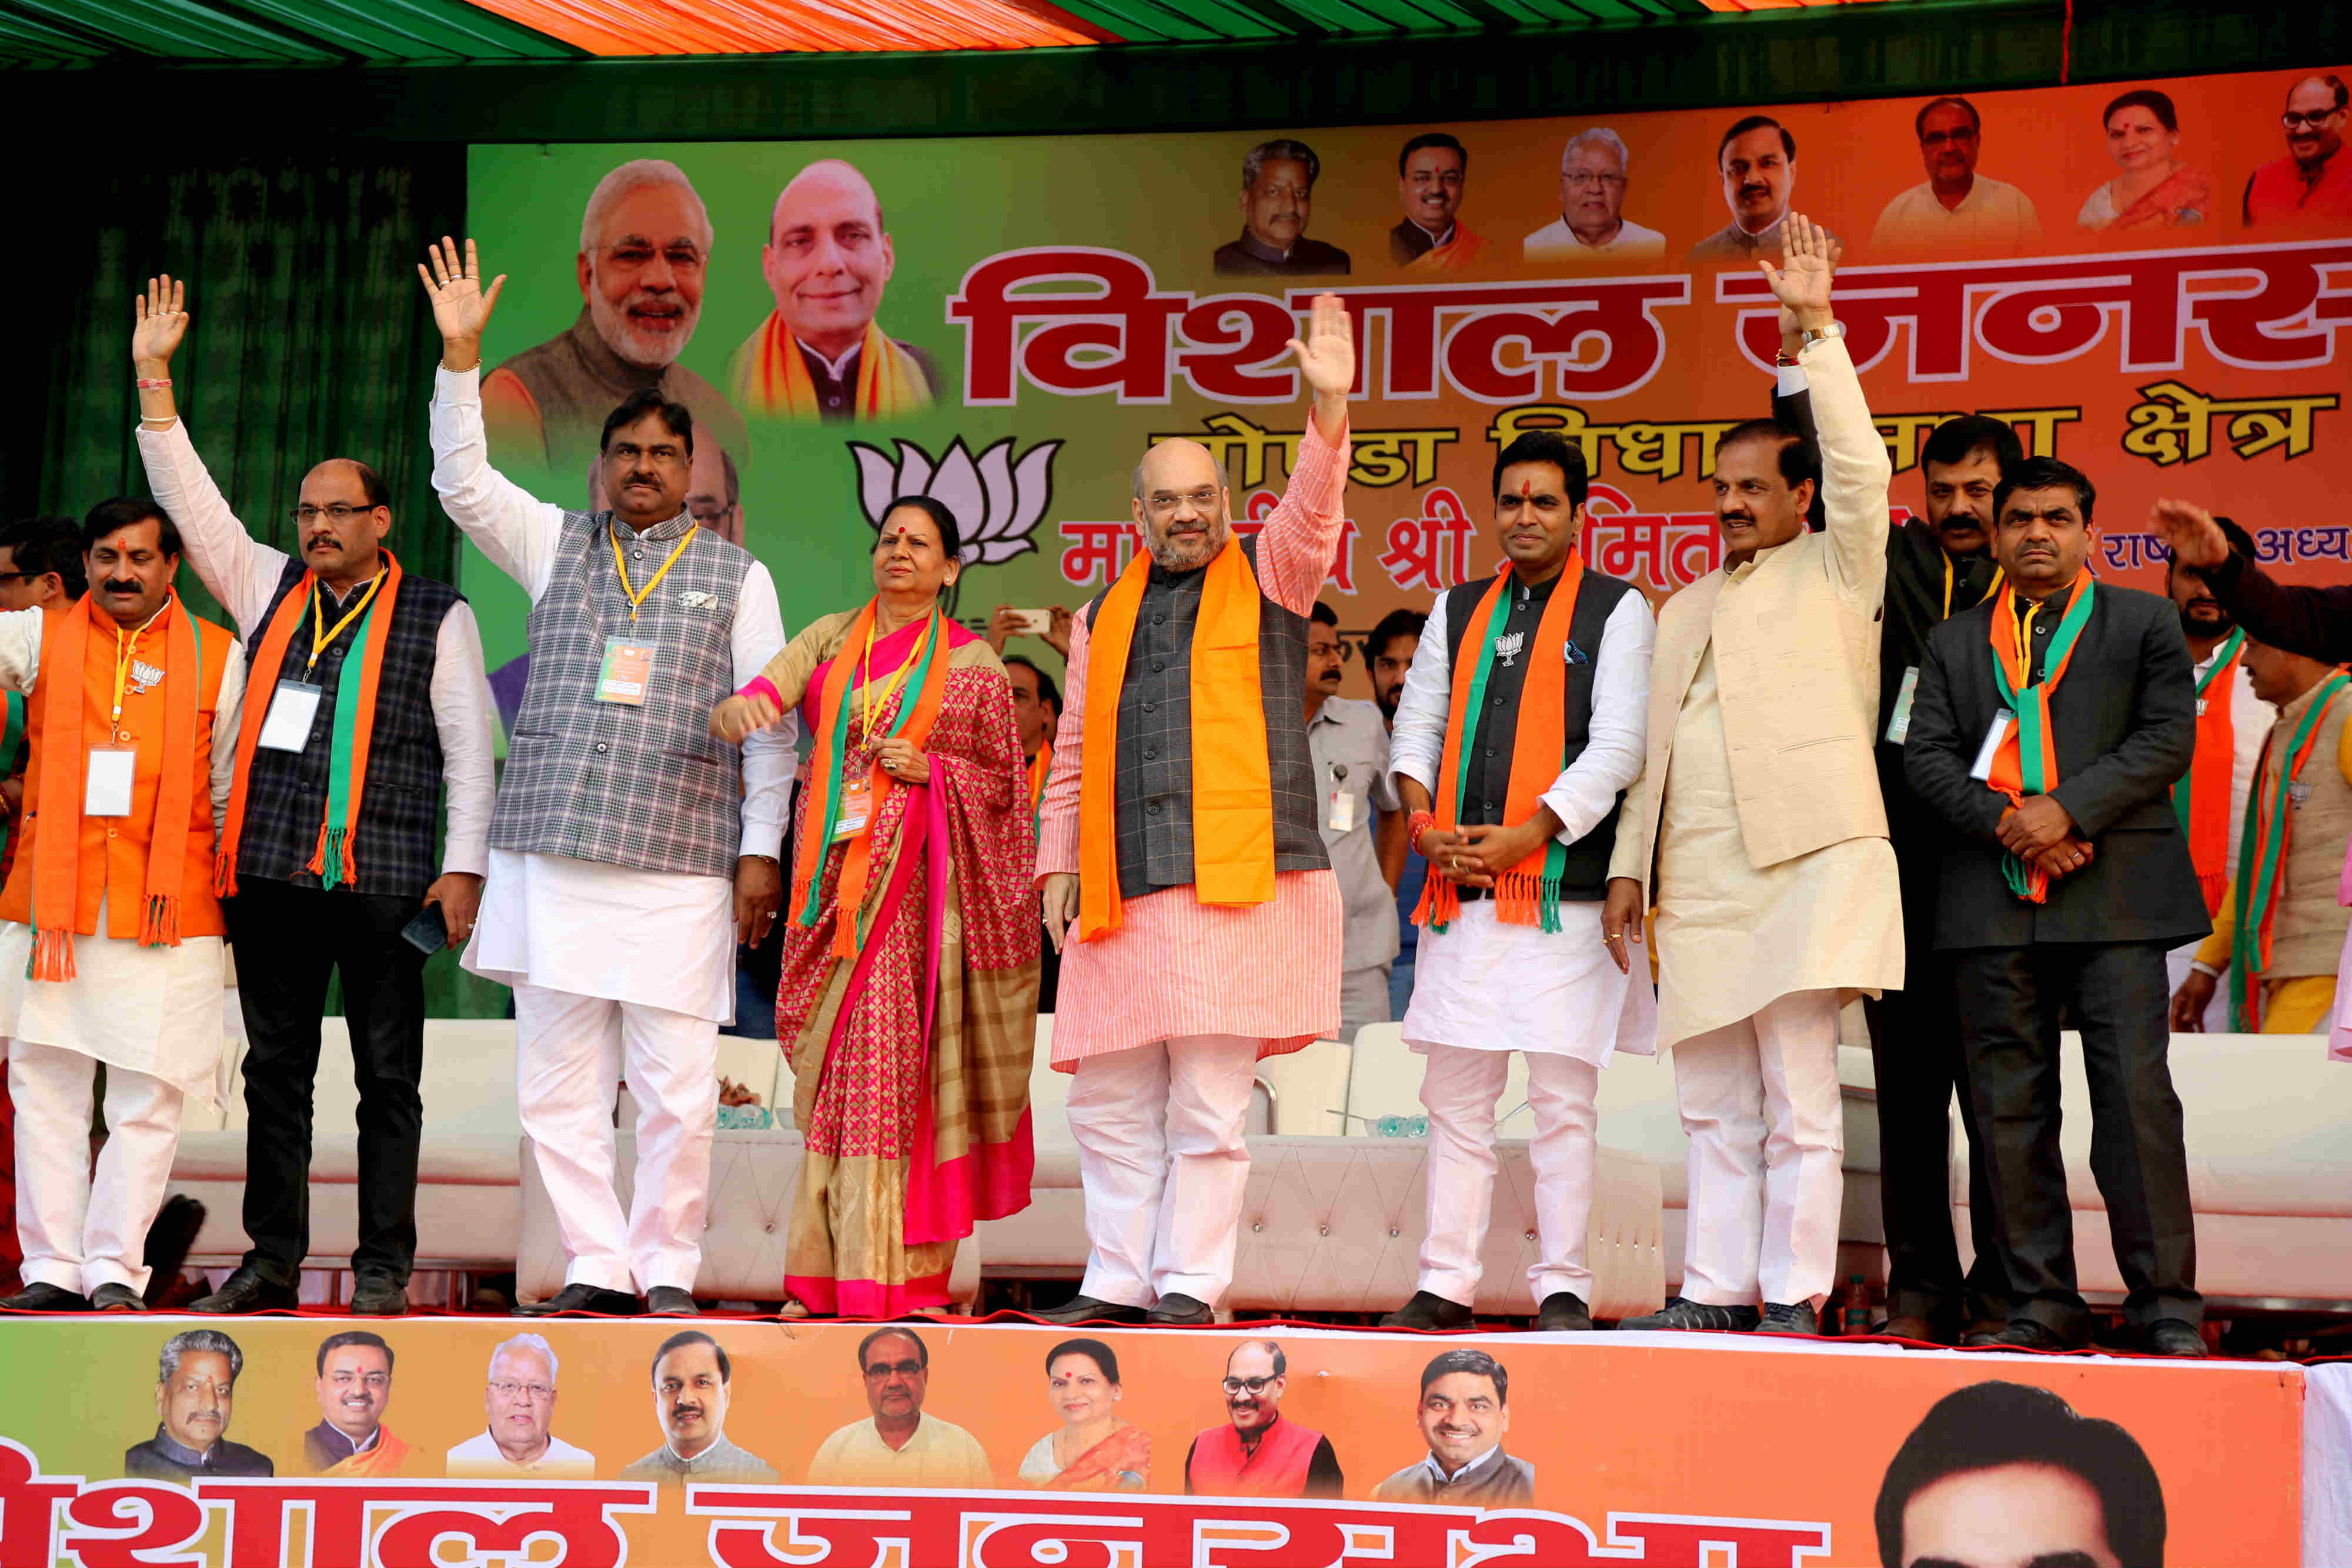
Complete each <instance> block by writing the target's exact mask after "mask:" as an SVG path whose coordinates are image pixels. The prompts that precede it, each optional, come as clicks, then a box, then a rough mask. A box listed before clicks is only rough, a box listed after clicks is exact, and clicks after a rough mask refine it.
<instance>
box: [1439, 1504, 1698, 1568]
mask: <svg viewBox="0 0 2352 1568" xmlns="http://www.w3.org/2000/svg"><path fill="white" fill-rule="evenodd" d="M1462 1542H1463V1544H1464V1545H1465V1547H1467V1548H1469V1550H1468V1552H1466V1553H1465V1554H1464V1556H1463V1557H1462V1558H1461V1559H1460V1560H1459V1563H1458V1565H1457V1568H1497V1565H1500V1564H1524V1568H1601V1564H1602V1563H1607V1562H1610V1561H1612V1560H1614V1561H1617V1562H1622V1561H1623V1554H1622V1552H1611V1553H1609V1554H1608V1555H1607V1556H1605V1557H1604V1556H1603V1555H1601V1552H1600V1551H1599V1543H1598V1542H1595V1541H1594V1540H1593V1539H1592V1531H1590V1530H1588V1529H1587V1528H1585V1526H1584V1524H1583V1523H1582V1521H1579V1520H1574V1519H1570V1518H1569V1517H1568V1516H1567V1515H1566V1514H1559V1513H1538V1512H1537V1511H1534V1510H1532V1509H1529V1510H1526V1511H1504V1510H1494V1511H1488V1512H1486V1513H1484V1514H1482V1515H1480V1516H1479V1518H1478V1519H1477V1521H1475V1523H1472V1524H1471V1525H1469V1526H1468V1527H1466V1528H1465V1530H1464V1531H1462ZM1743 1568H1744V1565H1743Z"/></svg>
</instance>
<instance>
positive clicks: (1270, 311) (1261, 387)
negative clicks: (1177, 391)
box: [1176, 294, 1298, 402]
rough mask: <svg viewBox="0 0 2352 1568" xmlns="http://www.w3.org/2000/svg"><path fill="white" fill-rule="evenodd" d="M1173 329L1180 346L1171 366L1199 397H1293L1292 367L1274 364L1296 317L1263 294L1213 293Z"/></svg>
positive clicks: (1285, 399) (1253, 399)
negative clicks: (1176, 332)
mask: <svg viewBox="0 0 2352 1568" xmlns="http://www.w3.org/2000/svg"><path fill="white" fill-rule="evenodd" d="M1177 331H1178V332H1179V333H1180V334H1181V336H1182V338H1183V340H1184V345H1185V346H1184V347H1183V348H1181V349H1180V350H1177V353H1176V369H1177V371H1178V372H1179V373H1181V375H1182V376H1183V377H1184V379H1185V380H1186V381H1189V382H1192V386H1193V388H1194V390H1195V391H1197V392H1200V393H1201V395H1202V396H1203V397H1210V398H1215V399H1217V400H1219V401H1220V402H1293V401H1294V400H1296V399H1297V396H1298V371H1297V368H1296V367H1292V368H1288V369H1283V368H1275V369H1263V368H1261V367H1265V366H1277V364H1278V361H1280V360H1281V358H1282V356H1283V354H1284V353H1285V352H1286V350H1287V348H1288V345H1289V342H1290V340H1291V339H1293V338H1295V337H1297V335H1298V319H1297V317H1296V316H1294V315H1292V314H1291V312H1290V308H1289V307H1288V306H1286V305H1285V304H1283V302H1282V301H1281V300H1279V299H1269V298H1266V297H1265V295H1263V294H1219V295H1214V296H1213V297H1211V298H1207V299H1203V300H1201V301H1200V302H1198V303H1197V304H1195V305H1194V306H1192V308H1191V309H1189V310H1187V311H1185V312H1184V316H1183V319H1182V320H1181V322H1180V323H1179V324H1178V327H1177Z"/></svg>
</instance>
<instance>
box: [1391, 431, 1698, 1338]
mask: <svg viewBox="0 0 2352 1568" xmlns="http://www.w3.org/2000/svg"><path fill="white" fill-rule="evenodd" d="M1587 484H1588V476H1587V474H1586V471H1585V464H1584V454H1583V453H1582V451H1580V449H1579V448H1578V447H1577V446H1576V444H1574V443H1572V442H1570V441H1569V440H1567V439H1566V438H1565V437H1563V436H1562V435H1560V434H1559V432H1557V431H1551V430H1542V431H1530V432H1528V434H1524V435H1521V436H1519V437H1518V438H1517V440H1515V441H1513V442H1512V443H1511V444H1509V445H1508V446H1507V447H1505V448H1504V449H1503V450H1502V452H1501V453H1500V454H1499V455H1496V459H1495V531H1496V534H1498V535H1499V536H1500V542H1501V544H1502V547H1503V557H1504V568H1505V569H1504V570H1503V571H1502V572H1501V573H1500V574H1499V575H1497V576H1495V577H1489V578H1484V579H1477V580H1472V581H1469V582H1465V583H1463V584H1461V585H1460V586H1458V587H1455V588H1452V589H1449V590H1447V591H1445V592H1444V593H1441V594H1439V595H1438V596H1437V601H1436V602H1435V603H1434V604H1433V605H1432V606H1431V607H1430V612H1429V621H1428V622H1427V624H1426V625H1424V626H1423V629H1422V633H1421V646H1420V647H1419V649H1418V650H1417V651H1416V652H1415V653H1414V654H1413V659H1412V670H1411V671H1410V672H1409V673H1408V674H1406V676H1405V683H1404V696H1403V699H1402V701H1401V702H1400V703H1399V704H1398V705H1397V719H1396V738H1395V742H1394V747H1393V749H1392V751H1391V756H1390V765H1391V767H1392V768H1395V770H1396V776H1397V787H1398V789H1399V790H1400V792H1401V793H1402V795H1403V797H1404V803H1405V808H1406V810H1409V811H1411V812H1412V816H1411V817H1410V819H1409V820H1408V822H1407V829H1406V831H1407V832H1408V833H1409V834H1411V836H1412V839H1413V841H1414V845H1415V847H1416V848H1418V849H1419V850H1420V851H1421V852H1422V854H1423V856H1425V857H1426V858H1427V860H1428V862H1429V883H1428V886H1427V890H1426V891H1425V892H1424V893H1423V896H1422V903H1421V907H1420V908H1419V910H1417V911H1416V912H1415V919H1416V920H1417V921H1418V922H1419V923H1420V924H1421V925H1422V926H1423V928H1424V929H1423V935H1422V938H1421V946H1420V949H1419V955H1418V956H1417V958H1416V960H1415V965H1414V967H1415V971H1416V972H1415V974H1414V977H1413V982H1414V983H1413V994H1412V1007H1411V1008H1410V1009H1408V1010H1407V1011H1406V1013H1405V1016H1404V1039H1405V1043H1406V1044H1407V1045H1410V1046H1411V1047H1412V1049H1413V1050H1414V1051H1419V1052H1421V1053H1422V1054H1423V1055H1425V1056H1426V1057H1427V1058H1428V1059H1429V1066H1428V1069H1427V1071H1425V1072H1424V1073H1423V1078H1422V1085H1421V1103H1422V1104H1423V1106H1424V1107H1425V1108H1426V1109H1427V1110H1428V1112H1429V1196H1428V1210H1429V1223H1428V1229H1427V1232H1426V1235H1425V1239H1423V1243H1422V1249H1421V1277H1420V1281H1419V1288H1418V1289H1416V1290H1415V1291H1414V1292H1413V1296H1412V1300H1411V1301H1407V1302H1406V1303H1405V1305H1404V1306H1403V1308H1402V1310H1401V1311H1398V1312H1391V1313H1390V1314H1389V1315H1388V1316H1387V1317H1385V1318H1383V1319H1381V1323H1382V1325H1383V1326H1384V1327H1390V1328H1415V1329H1447V1328H1466V1327H1468V1326H1469V1324H1470V1309H1471V1306H1472V1304H1473V1302H1474V1301H1475V1297H1476V1294H1477V1289H1478V1281H1479V1275H1480V1267H1479V1259H1480V1254H1481V1253H1483V1252H1484V1251H1485V1250H1486V1222H1487V1218H1488V1216H1489V1215H1490V1213H1491V1212H1492V1208H1493V1198H1494V1188H1495V1172H1496V1160H1495V1103H1496V1096H1498V1095H1500V1094H1501V1093H1502V1092H1503V1082H1504V1078H1505V1076H1506V1074H1507V1071H1508V1070H1509V1067H1510V1053H1511V1052H1512V1051H1520V1052H1522V1053H1523V1054H1524V1055H1525V1056H1526V1058H1527V1063H1528V1098H1529V1100H1530V1101H1531V1103H1533V1104H1534V1106H1535V1114H1536V1130H1535V1138H1534V1140H1533V1142H1532V1143H1531V1144H1530V1145H1529V1151H1530V1153H1531V1154H1532V1155H1533V1156H1534V1160H1535V1168H1536V1203H1535V1207H1536V1215H1537V1223H1538V1228H1539V1230H1540V1232H1541V1237H1542V1247H1541V1249H1540V1251H1539V1252H1538V1255H1537V1260H1536V1262H1535V1265H1534V1267H1533V1268H1531V1269H1530V1270H1528V1283H1529V1285H1530V1287H1531V1288H1532V1290H1533V1291H1534V1295H1535V1300H1536V1303H1537V1308H1538V1313H1537V1320H1536V1326H1537V1327H1538V1328H1539V1329H1558V1330H1577V1329H1589V1328H1591V1326H1592V1318H1591V1312H1589V1310H1588V1308H1589V1306H1590V1304H1591V1293H1592V1270H1591V1269H1590V1268H1588V1267H1587V1266H1586V1263H1585V1258H1584V1230H1585V1220H1586V1218H1587V1217H1588V1215H1589V1214H1590V1213H1591V1207H1592V1166H1593V1156H1594V1154H1595V1152H1596V1145H1595V1142H1594V1137H1593V1131H1594V1111H1593V1099H1594V1096H1595V1095H1596V1094H1598V1093H1599V1092H1600V1088H1601V1068H1602V1067H1603V1066H1605V1065H1607V1063H1608V1061H1609V1058H1610V1056H1611V1055H1612V1053H1613V1052H1614V1051H1615V1050H1616V1046H1617V1020H1618V1015H1619V1013H1620V1011H1621V1010H1622V1008H1623V1007H1624V1003H1625V995H1626V989H1627V986H1628V983H1629V981H1628V974H1627V971H1626V970H1625V969H1623V968H1620V967H1618V966H1617V965H1616V964H1615V963H1614V962H1612V956H1613V955H1612V951H1611V950H1610V949H1609V948H1607V947H1606V946H1603V944H1602V942H1601V899H1602V897H1603V896H1604V895H1605V894H1606V893H1607V891H1608V883H1609V859H1610V855H1611V853H1612V851H1613V850H1614V849H1615V847H1616V841H1617V812H1618V806H1619V803H1620V802H1621V801H1622V800H1623V798H1624V792H1625V789H1626V788H1627V786H1629V785H1631V784H1632V783H1633V780H1634V779H1637V778H1639V777H1640V776H1641V773H1642V762H1643V756H1644V747H1643V738H1644V736H1645V734H1646V732H1647V725H1648V708H1649V702H1650V645H1651V641H1652V638H1653V636H1654V626H1653V622H1652V620H1651V616H1650V606H1649V602H1648V601H1646V600H1644V599H1643V597H1642V592H1641V590H1640V589H1638V588H1636V587H1634V586H1633V584H1632V583H1630V582H1626V581H1624V580H1621V579H1618V578H1613V577H1603V576H1602V575H1601V573H1599V572H1597V571H1593V570H1590V569H1588V568H1587V567H1586V566H1585V564H1584V560H1583V558H1582V556H1581V555H1580V553H1579V551H1578V549H1577V541H1578V540H1579V539H1580V538H1581V537H1582V535H1583V532H1584V525H1585V521H1586V517H1585V510H1584V502H1585V493H1586V488H1587ZM1648 978H1649V977H1648V976H1647V975H1644V976H1643V982H1644V983H1646V982H1647V981H1648ZM1635 1049H1637V1050H1643V1051H1646V1050H1647V1049H1648V1046H1647V1043H1646V1041H1644V1042H1641V1043H1639V1044H1637V1045H1636V1047H1635Z"/></svg>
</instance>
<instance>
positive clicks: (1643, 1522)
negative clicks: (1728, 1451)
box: [1609, 1513, 1830, 1568]
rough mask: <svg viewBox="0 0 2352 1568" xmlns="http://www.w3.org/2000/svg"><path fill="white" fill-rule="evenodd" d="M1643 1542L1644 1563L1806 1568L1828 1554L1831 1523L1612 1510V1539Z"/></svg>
mask: <svg viewBox="0 0 2352 1568" xmlns="http://www.w3.org/2000/svg"><path fill="white" fill-rule="evenodd" d="M1636 1542H1638V1543H1639V1544H1640V1546H1641V1556H1640V1557H1639V1558H1637V1559H1636V1561H1637V1562H1639V1563H1641V1564H1642V1568H1711V1565H1712V1564H1715V1563H1738V1565H1739V1568H1805V1559H1806V1558H1808V1557H1826V1556H1827V1555H1828V1552H1829V1549H1830V1527H1829V1526H1828V1525H1826V1524H1800V1523H1791V1522H1784V1521H1779V1520H1769V1519H1705V1518H1688V1517H1684V1516H1681V1515H1670V1514H1628V1513H1612V1514H1611V1515H1610V1516H1609V1544H1610V1545H1612V1546H1615V1547H1623V1546H1629V1545H1633V1544H1634V1543H1636Z"/></svg>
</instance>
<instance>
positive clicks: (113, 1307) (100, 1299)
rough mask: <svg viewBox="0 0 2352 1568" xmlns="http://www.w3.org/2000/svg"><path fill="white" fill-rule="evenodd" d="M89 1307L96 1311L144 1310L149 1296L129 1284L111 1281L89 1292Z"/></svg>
mask: <svg viewBox="0 0 2352 1568" xmlns="http://www.w3.org/2000/svg"><path fill="white" fill-rule="evenodd" d="M89 1308H90V1311H92V1312H145V1311H146V1310H147V1298H146V1297H144V1296H142V1295H141V1294H140V1293H139V1292H138V1291H134V1290H132V1289H131V1287H130V1286H128V1285H121V1284H113V1283H109V1284H104V1285H100V1287H99V1288H98V1289H97V1290H95V1291H91V1292H90V1293H89Z"/></svg>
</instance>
